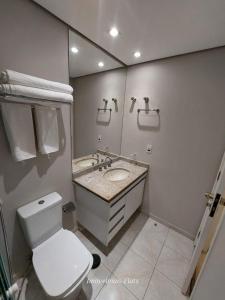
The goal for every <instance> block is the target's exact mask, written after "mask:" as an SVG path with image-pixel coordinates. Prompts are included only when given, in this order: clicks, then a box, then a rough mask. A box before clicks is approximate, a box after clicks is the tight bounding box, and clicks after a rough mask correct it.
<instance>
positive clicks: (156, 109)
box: [137, 108, 160, 114]
mask: <svg viewBox="0 0 225 300" xmlns="http://www.w3.org/2000/svg"><path fill="white" fill-rule="evenodd" d="M141 111H145V112H151V111H153V112H156V113H157V114H159V112H160V109H159V108H138V110H137V112H138V113H140V112H141Z"/></svg>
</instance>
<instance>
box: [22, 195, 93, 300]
mask: <svg viewBox="0 0 225 300" xmlns="http://www.w3.org/2000/svg"><path fill="white" fill-rule="evenodd" d="M17 212H18V215H19V217H20V222H21V225H22V228H23V231H24V234H25V237H26V239H27V242H28V243H29V245H30V247H31V248H32V251H33V259H32V260H33V266H34V269H35V272H36V275H37V277H38V279H39V281H40V283H41V285H42V287H43V289H44V291H45V293H46V295H47V296H48V298H49V299H63V300H70V299H73V300H74V299H76V296H77V295H78V294H79V292H80V289H81V284H82V282H83V280H84V279H85V277H86V276H87V274H88V272H89V271H90V269H91V267H92V264H93V258H92V255H91V253H90V252H89V251H88V250H87V249H86V247H85V246H84V245H83V244H82V243H81V241H80V240H79V239H78V238H77V237H76V236H75V234H73V233H72V232H71V231H69V230H65V229H63V228H62V197H61V196H60V195H59V194H58V193H56V192H54V193H51V194H49V195H47V196H45V197H43V198H41V199H38V200H36V201H34V202H31V203H29V204H27V205H25V206H22V207H20V208H19V209H18V210H17Z"/></svg>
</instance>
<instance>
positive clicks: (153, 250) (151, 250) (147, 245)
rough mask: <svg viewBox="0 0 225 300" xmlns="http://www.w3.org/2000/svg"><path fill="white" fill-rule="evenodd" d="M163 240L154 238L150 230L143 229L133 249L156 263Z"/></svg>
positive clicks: (132, 246) (133, 244)
mask: <svg viewBox="0 0 225 300" xmlns="http://www.w3.org/2000/svg"><path fill="white" fill-rule="evenodd" d="M162 246H163V242H161V241H159V240H157V239H154V238H152V236H151V233H150V231H147V230H142V231H141V232H140V233H139V235H138V236H137V237H136V239H135V240H134V242H133V243H132V245H131V249H132V250H134V251H135V252H136V253H137V254H139V255H140V256H142V257H143V258H144V259H146V260H147V261H148V262H149V263H151V264H152V265H155V264H156V262H157V259H158V257H159V254H160V252H161V249H162Z"/></svg>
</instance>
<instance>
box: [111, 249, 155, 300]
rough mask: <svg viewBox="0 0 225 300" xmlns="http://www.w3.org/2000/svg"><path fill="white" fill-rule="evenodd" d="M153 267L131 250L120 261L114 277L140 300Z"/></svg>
mask: <svg viewBox="0 0 225 300" xmlns="http://www.w3.org/2000/svg"><path fill="white" fill-rule="evenodd" d="M153 269H154V267H153V266H152V265H151V264H150V263H148V262H147V261H146V260H144V259H143V258H142V257H140V256H139V255H137V254H136V253H135V252H134V251H132V250H131V249H130V250H128V252H127V253H126V254H125V256H124V257H123V258H122V260H121V261H120V263H119V265H118V266H117V268H116V270H115V271H114V274H115V276H116V277H117V278H118V279H119V280H121V281H122V282H123V284H124V285H125V286H126V287H127V288H128V289H129V290H130V291H131V292H132V293H133V294H134V295H135V296H136V297H137V298H138V299H142V298H143V296H144V294H145V291H146V289H147V286H148V283H149V280H150V277H151V275H152V272H153Z"/></svg>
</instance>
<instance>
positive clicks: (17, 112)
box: [1, 103, 36, 161]
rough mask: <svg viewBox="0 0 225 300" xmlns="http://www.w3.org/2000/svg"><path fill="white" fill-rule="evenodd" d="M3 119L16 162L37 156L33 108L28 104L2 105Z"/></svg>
mask: <svg viewBox="0 0 225 300" xmlns="http://www.w3.org/2000/svg"><path fill="white" fill-rule="evenodd" d="M1 109H2V118H3V122H4V125H5V131H6V135H7V138H8V141H9V145H10V149H11V152H12V155H13V157H14V159H15V160H16V161H21V160H26V159H29V158H32V157H35V156H36V147H35V138H34V127H33V118H32V111H31V106H30V105H28V104H17V103H4V104H1Z"/></svg>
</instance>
